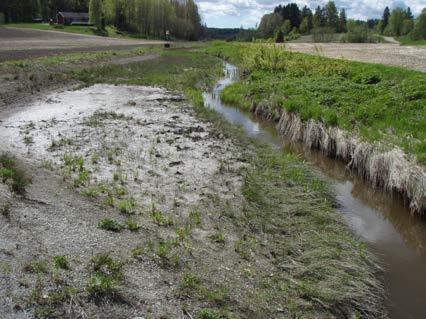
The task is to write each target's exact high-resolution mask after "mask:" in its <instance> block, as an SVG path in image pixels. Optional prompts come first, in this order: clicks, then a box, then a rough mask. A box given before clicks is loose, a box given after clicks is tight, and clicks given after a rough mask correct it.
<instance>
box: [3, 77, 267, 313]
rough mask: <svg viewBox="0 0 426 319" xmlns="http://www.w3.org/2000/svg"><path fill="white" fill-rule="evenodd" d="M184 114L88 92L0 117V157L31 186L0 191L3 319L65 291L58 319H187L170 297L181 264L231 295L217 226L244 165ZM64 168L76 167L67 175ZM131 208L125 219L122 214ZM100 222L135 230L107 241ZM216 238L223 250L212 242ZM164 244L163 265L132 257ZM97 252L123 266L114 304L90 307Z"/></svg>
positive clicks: (173, 107)
mask: <svg viewBox="0 0 426 319" xmlns="http://www.w3.org/2000/svg"><path fill="white" fill-rule="evenodd" d="M193 112H194V111H193V109H192V108H191V106H190V105H189V103H188V102H187V101H185V100H184V99H183V98H182V97H181V96H180V95H176V94H173V93H170V92H168V91H166V90H164V89H160V88H153V87H129V86H113V85H95V86H92V87H89V88H85V89H83V90H79V91H65V92H60V93H57V94H51V95H48V96H44V97H43V98H42V99H41V100H39V101H36V102H34V103H32V104H30V105H28V106H26V107H23V108H19V109H16V110H14V111H13V112H11V111H9V112H3V113H1V114H0V119H1V122H0V136H1V139H0V141H1V142H0V143H1V148H2V149H3V150H7V151H9V152H13V154H16V155H17V156H18V158H19V161H20V162H21V163H23V164H24V165H25V167H27V168H28V169H27V171H28V173H29V174H30V175H31V178H32V183H31V185H30V186H29V187H28V189H27V193H26V195H25V196H24V197H17V195H13V194H12V193H11V192H10V191H9V190H8V188H7V187H6V185H3V184H0V196H1V198H0V201H1V202H3V203H5V202H8V203H9V204H10V212H9V214H8V217H7V218H6V216H0V218H1V219H2V221H1V231H0V245H1V246H0V266H1V267H2V273H3V275H2V277H1V279H0V280H1V284H0V287H1V290H0V295H1V298H0V313H2V314H3V316H4V317H2V318H30V317H32V316H33V315H34V311H39V310H40V307H39V308H37V306H35V304H36V303H34V298H36V297H37V298H39V299H41V301H43V300H45V301H46V302H45V303H46V304H49V303H48V302H47V300H50V298H51V296H52V293H54V292H57V291H58V290H60V289H63V287H74V288H75V289H77V291H78V293H77V294H76V295H75V296H74V297H72V298H70V300H68V301H67V302H66V303H65V304H64V305H62V306H60V307H59V310H58V309H56V308H55V307H54V309H56V310H55V311H59V313H60V314H61V316H63V317H68V318H111V317H114V318H130V317H133V316H142V317H144V316H147V317H155V318H160V317H162V318H163V317H164V318H165V317H170V316H171V317H173V318H176V317H185V316H186V317H187V318H190V317H191V315H190V313H191V311H195V310H193V309H194V307H195V309H196V308H197V307H199V306H200V305H198V306H197V305H188V306H185V307H186V308H185V307H184V305H186V300H185V298H182V296H181V295H178V293H177V292H178V287H179V282H180V280H181V276H182V272H183V270H184V269H186V267H187V264H188V263H189V262H191V265H192V266H191V268H192V270H193V271H196V272H198V273H200V274H201V273H202V274H203V276H206V278H211V280H212V281H211V287H215V286H217V285H221V284H224V283H226V282H228V281H231V280H232V281H233V282H235V287H238V285H239V284H238V282H239V279H238V278H239V276H240V272H239V271H238V264H239V262H240V261H239V260H240V258H239V256H238V254H237V253H236V252H235V251H234V249H233V247H234V243H235V241H236V240H237V239H238V234H237V233H236V232H235V230H234V228H233V227H234V226H232V223H226V222H225V221H224V220H223V218H224V216H226V215H231V214H233V212H235V211H237V207H239V209H240V208H241V205H242V202H243V196H242V195H241V193H240V188H241V185H242V177H241V175H240V174H239V171H240V169H241V168H242V167H244V166H245V165H246V164H244V163H243V160H241V159H240V153H239V151H238V146H236V145H234V144H233V142H232V141H231V140H228V139H225V138H224V137H223V136H222V135H221V134H220V133H217V132H215V131H214V130H212V128H211V127H210V125H209V124H206V123H203V122H200V121H199V120H198V119H196V117H195V116H194V114H193ZM70 158H71V159H77V158H79V159H81V160H82V161H83V163H82V164H81V166H78V165H77V167H75V166H73V164H70V163H69V162H70ZM67 159H68V160H67ZM80 173H84V177H85V178H81V174H80ZM129 202H131V203H132V204H131V205H130V206H128V207H127V208H128V210H126V211H125V212H124V210H123V209H122V207H123V205H121V204H122V203H129ZM120 203H121V204H120ZM120 207H121V208H120ZM221 207H222V209H221ZM120 210H121V213H120ZM104 218H111V219H114V220H117V221H118V222H121V223H124V221H125V220H129V219H131V220H132V221H133V222H134V223H136V224H137V225H139V227H140V228H139V229H138V230H137V231H130V230H127V229H123V230H122V231H121V232H111V231H107V230H104V229H100V228H99V227H98V223H99V221H100V220H102V219H104ZM188 225H190V226H191V234H190V236H189V237H188V236H185V230H188V229H186V228H185V227H187V226H188ZM218 231H221V232H223V233H224V235H225V236H226V243H223V244H222V243H221V244H218V243H216V242H214V241H212V240H211V239H210V238H211V236H212V235H214V234H215V233H216V232H218ZM189 238H190V239H189ZM167 242H170V243H173V244H172V246H171V247H172V248H171V250H170V251H167V254H166V255H160V254H159V253H158V254H157V253H155V250H154V252H150V253H149V252H146V253H145V254H141V255H138V254H136V255H135V254H134V253H133V254H132V249H134V248H135V247H156V245H159V243H167ZM228 247H229V248H230V249H227V248H228ZM105 252H109V253H110V254H111V256H113V257H114V258H117V259H118V260H121V261H123V262H124V266H123V273H124V281H123V283H122V284H121V285H120V292H119V295H120V300H119V301H111V300H103V301H102V300H101V301H100V302H92V301H90V298H89V297H88V295H87V292H86V287H87V283H88V281H89V279H90V276H91V272H90V261H91V259H92V257H93V256H96V255H97V254H99V253H105ZM58 255H64V256H66V257H67V259H68V260H69V264H70V269H69V270H57V269H53V266H52V260H53V258H54V256H58ZM135 257H137V258H135ZM34 261H37V262H45V263H46V265H47V267H48V270H46V271H45V272H44V271H42V272H41V273H34V271H33V272H32V271H29V270H28V267H25V265H28V264H29V263H33V262H34ZM263 262H265V261H264V260H263V259H262V258H260V259H259V260H258V261H257V263H259V264H262V263H263ZM5 274H6V275H5ZM207 280H210V279H207ZM240 284H241V282H240ZM240 288H242V287H240ZM36 293H39V294H40V295H37V296H36V297H35V294H36ZM238 297H239V296H235V298H237V299H238ZM39 299H36V300H37V304H38V305H40V300H39ZM41 304H42V305H43V303H41ZM43 307H44V308H43ZM43 307H42V310H43V309H44V310H46V309H45V308H46V307H48V306H46V305H45V306H43ZM182 309H188V310H185V311H184V310H182ZM191 309H192V310H191Z"/></svg>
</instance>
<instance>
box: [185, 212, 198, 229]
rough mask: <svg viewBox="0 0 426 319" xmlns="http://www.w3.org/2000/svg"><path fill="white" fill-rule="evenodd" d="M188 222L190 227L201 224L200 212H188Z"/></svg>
mask: <svg viewBox="0 0 426 319" xmlns="http://www.w3.org/2000/svg"><path fill="white" fill-rule="evenodd" d="M188 222H189V224H190V225H191V226H192V227H195V226H200V225H201V213H200V212H199V211H197V210H192V211H190V212H189V216H188Z"/></svg>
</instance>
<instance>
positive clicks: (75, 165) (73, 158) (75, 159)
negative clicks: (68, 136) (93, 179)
mask: <svg viewBox="0 0 426 319" xmlns="http://www.w3.org/2000/svg"><path fill="white" fill-rule="evenodd" d="M63 162H64V165H65V167H67V168H68V169H70V170H71V171H73V172H82V171H84V158H83V156H78V155H73V154H64V157H63Z"/></svg>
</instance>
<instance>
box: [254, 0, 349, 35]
mask: <svg viewBox="0 0 426 319" xmlns="http://www.w3.org/2000/svg"><path fill="white" fill-rule="evenodd" d="M346 23H347V18H346V11H345V9H341V10H340V11H339V10H338V9H337V7H336V4H335V3H334V1H329V2H328V3H327V4H326V5H325V6H324V7H321V6H318V7H317V8H316V10H315V12H312V10H311V9H310V8H309V7H308V6H304V7H303V8H302V9H300V8H299V6H298V5H297V4H296V3H289V4H287V5H284V6H283V5H279V6H277V7H276V8H275V9H274V12H272V13H269V14H266V15H264V16H263V17H262V20H261V21H260V24H259V27H258V31H259V33H260V35H261V36H263V37H264V38H270V37H273V36H274V35H275V36H277V35H279V34H283V35H288V34H290V33H301V34H309V33H311V32H312V30H314V29H320V28H329V29H331V31H332V32H337V33H341V32H346Z"/></svg>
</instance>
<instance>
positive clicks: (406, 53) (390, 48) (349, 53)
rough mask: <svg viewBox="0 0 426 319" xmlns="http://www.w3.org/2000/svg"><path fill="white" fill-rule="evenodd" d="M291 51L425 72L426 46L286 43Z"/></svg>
mask: <svg viewBox="0 0 426 319" xmlns="http://www.w3.org/2000/svg"><path fill="white" fill-rule="evenodd" d="M286 47H287V48H288V49H290V50H292V51H297V52H303V53H310V54H320V55H322V56H326V57H330V58H343V59H348V60H354V61H361V62H370V63H380V64H388V65H394V66H400V67H404V68H407V69H412V70H418V71H422V72H426V46H400V45H398V44H393V43H380V44H378V43H288V44H286Z"/></svg>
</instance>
